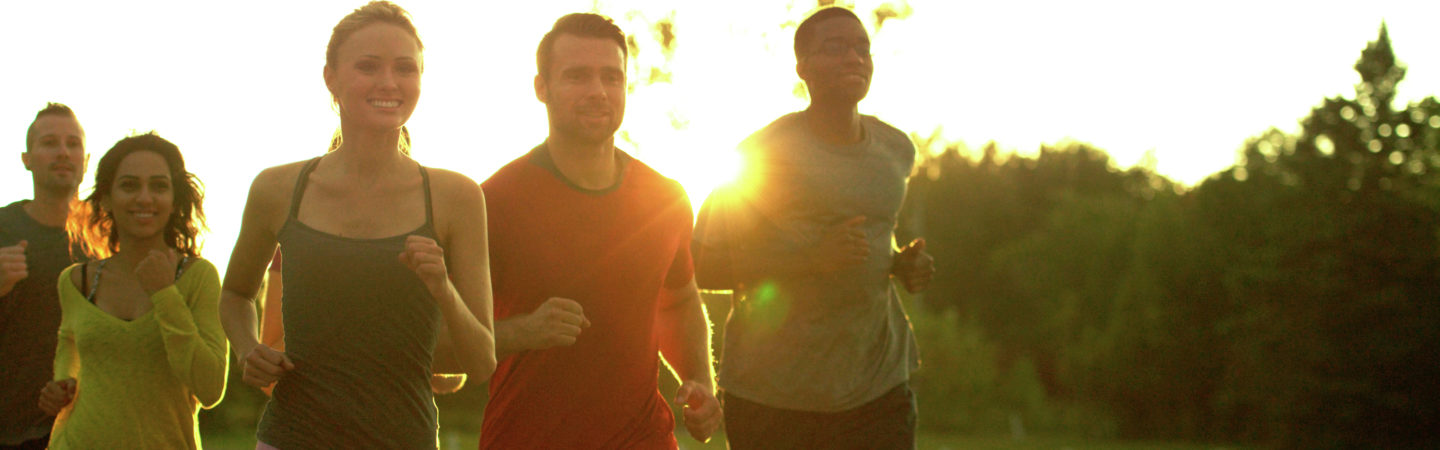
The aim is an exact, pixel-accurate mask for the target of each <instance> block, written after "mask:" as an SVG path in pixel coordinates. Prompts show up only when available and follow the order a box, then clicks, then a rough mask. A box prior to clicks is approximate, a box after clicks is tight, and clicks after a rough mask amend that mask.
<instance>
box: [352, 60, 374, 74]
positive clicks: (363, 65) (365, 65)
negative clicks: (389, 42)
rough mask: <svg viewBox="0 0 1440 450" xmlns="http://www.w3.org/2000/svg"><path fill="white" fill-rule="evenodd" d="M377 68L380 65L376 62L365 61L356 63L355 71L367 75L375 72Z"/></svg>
mask: <svg viewBox="0 0 1440 450" xmlns="http://www.w3.org/2000/svg"><path fill="white" fill-rule="evenodd" d="M377 68H378V64H376V63H375V61H370V60H365V61H360V62H358V63H355V69H356V70H359V71H361V72H365V73H370V72H374V71H375V69H377Z"/></svg>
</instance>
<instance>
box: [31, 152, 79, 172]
mask: <svg viewBox="0 0 1440 450" xmlns="http://www.w3.org/2000/svg"><path fill="white" fill-rule="evenodd" d="M85 156H86V157H89V156H90V155H89V154H88V153H87V154H86V155H85ZM20 163H21V164H24V165H25V170H29V171H32V172H33V171H34V169H31V168H30V152H20Z"/></svg>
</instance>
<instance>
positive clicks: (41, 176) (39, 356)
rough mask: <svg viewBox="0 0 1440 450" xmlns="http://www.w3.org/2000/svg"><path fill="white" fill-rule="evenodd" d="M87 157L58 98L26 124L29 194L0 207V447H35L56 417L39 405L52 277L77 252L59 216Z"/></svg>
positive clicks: (50, 333) (53, 295)
mask: <svg viewBox="0 0 1440 450" xmlns="http://www.w3.org/2000/svg"><path fill="white" fill-rule="evenodd" d="M88 158H89V155H87V154H86V153H85V131H84V130H83V129H81V128H80V122H79V121H78V120H76V118H75V113H74V112H73V111H71V110H70V108H69V107H66V106H65V105H61V104H59V103H50V104H49V105H46V107H45V109H42V110H40V112H39V113H37V114H36V115H35V121H34V122H31V123H30V129H29V130H28V131H27V132H26V133H25V153H22V154H21V160H22V161H23V162H24V163H25V169H26V170H29V171H30V177H31V181H32V182H33V184H34V187H35V198H34V199H33V200H21V201H17V202H14V203H11V204H10V205H9V206H5V207H3V208H0V361H5V369H4V370H0V449H12V448H16V449H29V448H37V449H39V448H45V446H46V445H47V444H49V442H50V439H49V435H50V424H51V422H52V421H54V417H51V416H49V415H48V414H46V413H45V411H43V410H41V409H40V406H39V404H40V389H41V388H44V387H45V383H48V382H49V381H50V378H51V372H52V370H51V368H52V367H54V364H55V361H54V360H55V339H56V336H57V333H58V330H59V329H60V298H59V291H58V290H57V289H56V281H58V280H59V278H60V272H61V271H62V270H64V269H65V268H66V267H68V266H70V264H71V263H73V262H75V261H76V258H78V257H80V256H81V255H80V253H79V251H77V250H76V249H74V248H73V246H72V245H70V242H69V239H68V238H67V237H66V235H65V218H66V217H67V216H68V215H69V213H70V204H71V202H73V201H75V198H76V195H77V191H78V190H79V188H80V180H81V179H82V178H84V176H85V163H86V161H87V160H88ZM71 386H73V385H71ZM71 394H72V395H73V394H74V393H73V392H72V393H71Z"/></svg>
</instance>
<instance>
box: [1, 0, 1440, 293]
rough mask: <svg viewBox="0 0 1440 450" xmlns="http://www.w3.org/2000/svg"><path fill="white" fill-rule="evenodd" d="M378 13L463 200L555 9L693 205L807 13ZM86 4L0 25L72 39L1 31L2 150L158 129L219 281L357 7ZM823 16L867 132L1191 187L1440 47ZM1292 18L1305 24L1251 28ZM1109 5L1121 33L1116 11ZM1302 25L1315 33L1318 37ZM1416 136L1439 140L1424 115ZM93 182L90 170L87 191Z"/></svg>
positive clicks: (1415, 21) (1429, 64)
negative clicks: (203, 227)
mask: <svg viewBox="0 0 1440 450" xmlns="http://www.w3.org/2000/svg"><path fill="white" fill-rule="evenodd" d="M396 1H397V2H398V3H399V4H401V5H402V6H404V7H405V8H407V9H409V10H410V12H411V13H412V14H413V15H414V17H415V22H416V25H417V27H418V28H419V30H420V35H421V37H422V38H423V39H424V42H425V54H424V57H425V73H424V86H423V93H422V95H421V97H422V98H421V100H420V103H419V104H418V106H417V109H416V110H415V114H414V115H413V116H412V117H411V119H410V122H409V124H408V125H409V127H410V130H411V132H412V136H413V137H414V142H415V152H414V156H415V157H416V158H417V159H418V160H420V162H421V163H423V164H426V165H430V166H435V167H441V168H445V169H450V170H455V171H458V172H461V173H464V174H466V175H468V176H470V177H471V178H473V179H475V180H476V181H481V180H484V179H486V178H488V177H489V176H490V174H491V173H493V172H494V171H495V170H496V169H498V168H499V167H500V166H501V165H503V164H505V163H506V162H508V161H511V160H513V159H515V158H517V157H519V156H521V155H523V154H525V152H527V151H528V150H530V149H531V148H532V147H534V146H535V145H536V144H539V143H540V142H541V141H543V140H544V138H545V134H546V130H547V127H546V124H545V110H544V107H543V105H542V104H540V103H539V102H538V101H536V99H535V96H534V92H533V89H532V79H533V77H534V74H535V63H534V62H535V60H534V58H535V45H536V44H537V43H538V42H539V40H540V37H541V36H542V35H543V34H544V32H545V31H546V30H548V29H549V27H550V25H551V24H552V23H553V22H554V20H555V19H556V18H558V17H560V16H561V15H563V14H566V13H570V12H576V11H597V12H600V13H603V14H606V15H608V16H611V17H613V18H614V19H615V20H616V22H617V23H618V24H619V25H620V26H621V28H622V29H624V30H625V31H626V32H628V33H629V34H630V35H631V36H632V37H633V38H634V41H635V46H636V51H635V52H633V53H632V54H631V56H632V57H633V58H632V61H631V64H632V66H631V68H630V69H631V72H630V73H629V77H630V81H631V83H632V85H633V86H632V89H631V91H630V95H629V96H628V100H627V112H626V117H625V122H624V124H623V126H622V128H621V138H620V139H619V140H618V142H617V143H618V145H619V146H620V147H621V148H622V149H624V150H626V151H629V152H631V153H632V154H634V155H635V156H636V157H638V158H639V159H640V160H641V161H643V162H645V163H647V164H649V165H650V166H652V167H654V168H656V169H657V170H659V171H660V172H661V173H662V174H664V175H666V176H668V177H671V178H673V179H675V180H677V181H679V182H680V183H681V184H683V185H684V187H685V189H686V191H687V192H688V193H689V194H690V197H691V202H692V203H693V204H694V206H695V207H696V208H697V209H698V208H699V205H700V204H701V202H703V201H704V198H705V196H706V195H708V194H709V192H710V191H711V190H712V189H713V188H714V187H715V186H718V185H720V184H723V183H725V182H727V181H729V180H731V179H733V178H734V176H735V174H736V172H737V171H738V170H739V158H738V156H736V151H735V146H736V145H737V144H738V143H739V142H740V141H742V140H743V139H744V138H745V137H746V136H748V135H749V134H750V133H752V132H754V131H755V130H758V129H760V128H761V127H764V126H765V125H766V124H768V123H769V122H770V121H772V120H774V119H775V118H777V117H780V116H781V115H783V114H785V113H788V112H792V111H796V110H799V109H802V108H804V106H805V100H804V99H803V98H801V97H802V96H803V92H804V90H803V87H802V86H801V85H800V83H799V79H798V77H797V76H796V75H795V60H794V55H793V53H792V48H791V45H792V39H793V33H794V29H795V26H796V25H797V24H798V22H799V21H800V20H801V19H802V18H803V17H804V15H805V14H806V13H807V12H808V11H810V10H811V9H813V7H814V6H815V5H816V4H817V2H816V1H814V0H787V1H772V0H736V1H733V2H690V1H685V2H673V1H669V0H557V1H548V2H498V3H495V2H490V3H468V2H451V1H431V0H396ZM81 3H83V4H84V5H83V6H82V7H80V8H77V7H76V6H75V5H73V4H72V3H71V2H19V3H17V4H15V5H13V6H12V9H13V13H14V14H12V15H13V16H15V17H70V19H69V22H67V23H68V24H69V25H70V29H74V30H83V32H79V33H54V32H52V31H51V30H48V29H46V28H44V27H45V26H46V24H47V23H48V22H46V21H39V20H34V21H17V22H15V23H12V24H10V25H9V26H6V27H0V40H3V41H4V42H12V43H15V45H11V46H10V47H7V50H12V52H11V53H10V54H8V55H7V58H9V59H10V60H11V61H15V62H16V67H17V70H12V71H9V72H7V75H6V76H7V78H6V79H7V80H8V81H10V82H11V84H12V85H13V86H23V87H24V88H23V89H8V90H4V91H0V105H6V106H5V108H3V110H0V142H4V143H8V144H7V145H9V146H10V147H9V148H10V150H9V151H10V152H11V154H12V155H13V154H15V153H19V152H20V151H21V148H20V147H19V145H20V143H21V142H22V140H23V139H24V137H23V136H24V132H25V125H26V124H28V123H29V122H30V120H31V119H32V118H33V116H34V114H35V111H37V110H39V109H40V108H41V107H43V106H44V104H45V102H47V101H58V102H62V103H66V104H68V105H70V106H71V107H72V108H74V109H75V111H76V112H77V114H78V115H79V118H80V120H81V123H82V125H83V126H84V128H85V130H86V133H87V138H88V142H87V147H88V149H89V152H90V153H91V155H92V158H93V159H92V164H93V163H94V162H95V161H96V160H98V156H99V155H100V154H103V153H104V151H105V150H106V149H108V148H109V147H110V146H111V145H113V144H114V143H115V142H116V141H118V140H119V139H120V138H122V137H124V136H126V135H127V134H130V133H131V132H145V131H149V130H155V131H156V132H158V133H159V134H160V135H162V136H164V137H166V138H167V139H169V140H171V141H172V142H175V143H176V144H177V145H179V146H180V148H181V150H182V151H183V152H184V153H185V155H186V158H187V164H188V165H189V166H190V169H191V170H192V171H193V172H195V173H196V174H197V175H198V176H199V177H200V178H201V180H202V181H203V182H204V183H205V188H206V194H207V196H206V204H205V210H206V212H207V215H208V216H209V218H210V221H209V223H210V228H211V230H212V231H211V233H209V234H208V235H205V238H204V240H205V244H206V245H205V255H206V257H208V258H210V259H212V260H214V261H217V262H223V261H225V260H226V259H228V257H229V251H230V249H231V247H232V245H233V243H234V239H235V235H236V233H237V232H238V231H239V218H240V213H241V211H242V210H243V208H244V204H245V195H246V192H247V191H248V186H249V183H250V182H251V180H253V179H254V177H255V174H257V173H259V172H260V171H261V170H262V169H264V168H266V167H270V166H274V165H279V164H284V163H287V162H292V161H298V160H303V159H307V158H312V157H315V156H317V155H320V154H322V153H323V152H324V149H325V145H326V143H328V142H329V138H330V134H331V132H333V131H334V129H335V127H336V125H337V124H338V120H337V119H336V117H335V113H334V111H332V110H331V109H330V103H329V98H328V93H327V92H326V91H325V87H324V84H323V82H322V79H321V68H322V67H323V65H324V61H323V59H324V55H323V53H324V47H325V43H326V41H327V39H328V36H329V33H330V29H331V27H333V26H334V24H335V22H336V21H337V20H338V19H339V18H340V17H342V16H343V15H344V14H345V13H347V12H349V11H350V10H352V9H353V8H355V7H356V6H359V5H360V4H363V3H364V1H363V0H332V1H323V2H298V3H295V4H293V5H287V6H286V7H285V8H284V9H283V10H278V11H277V10H275V9H272V8H235V7H233V5H228V4H223V3H210V2H186V3H176V2H150V1H138V2H98V1H96V2H81ZM839 3H842V4H853V5H854V6H855V9H856V10H857V11H859V12H861V17H862V18H864V19H866V20H867V22H870V23H869V24H868V26H867V28H868V29H869V30H870V31H871V33H872V42H873V52H874V55H875V56H874V58H875V76H874V80H873V81H872V85H871V89H870V95H869V96H868V97H867V98H866V100H865V101H864V102H862V103H861V104H860V110H861V112H862V113H865V114H873V115H876V116H878V117H880V118H882V119H884V120H886V121H887V122H889V123H891V124H893V125H895V126H896V127H898V128H900V129H901V130H904V131H906V132H910V133H915V134H918V135H921V136H930V135H938V136H942V137H943V138H945V141H946V144H949V145H955V146H959V147H962V148H964V147H967V144H968V147H970V148H981V147H982V146H983V145H984V143H985V142H988V141H992V140H994V141H997V142H998V144H999V147H1000V148H1002V149H1013V150H1015V151H1018V152H1021V153H1025V152H1033V151H1034V150H1035V149H1037V148H1039V146H1040V145H1041V144H1043V143H1054V142H1060V141H1062V140H1065V139H1074V140H1078V141H1083V142H1089V143H1091V144H1094V145H1095V146H1096V147H1098V148H1101V149H1104V150H1105V151H1106V152H1107V153H1109V154H1110V156H1111V157H1112V159H1113V160H1114V161H1116V163H1118V164H1119V165H1121V166H1122V167H1123V166H1128V165H1130V164H1133V163H1135V162H1136V161H1139V160H1140V159H1141V157H1142V155H1143V154H1144V152H1145V151H1148V150H1152V149H1153V150H1154V152H1155V157H1156V160H1157V161H1158V163H1157V164H1156V167H1157V169H1158V170H1159V172H1160V173H1161V174H1164V175H1166V176H1170V177H1171V178H1173V179H1176V180H1177V181H1180V182H1182V183H1186V184H1193V183H1196V182H1198V181H1200V180H1202V179H1203V178H1204V177H1205V176H1207V175H1208V174H1211V173H1215V172H1218V171H1220V170H1223V169H1225V168H1226V167H1227V166H1229V165H1230V164H1232V163H1233V162H1234V160H1235V149H1236V148H1238V147H1239V146H1240V145H1241V144H1242V143H1243V142H1244V141H1245V139H1246V138H1247V137H1250V136H1253V135H1255V134H1257V133H1260V132H1262V131H1264V130H1265V129H1266V128H1268V127H1271V126H1276V127H1282V128H1293V127H1294V126H1295V120H1296V119H1297V118H1299V117H1302V116H1303V115H1304V114H1305V113H1306V112H1307V111H1309V108H1311V107H1312V106H1313V105H1315V104H1316V103H1317V102H1319V101H1320V100H1321V99H1323V98H1325V97H1328V96H1335V95H1346V96H1348V95H1353V88H1354V85H1355V83H1356V81H1357V80H1355V79H1354V78H1355V74H1354V73H1353V71H1351V70H1350V67H1351V65H1353V64H1354V61H1355V58H1356V57H1358V56H1359V51H1360V50H1361V49H1362V48H1363V47H1364V44H1365V43H1366V42H1368V41H1369V40H1371V39H1374V37H1375V32H1376V30H1377V28H1378V26H1379V24H1380V21H1381V20H1382V19H1383V20H1386V23H1387V24H1388V25H1389V31H1390V36H1391V38H1392V39H1393V40H1394V42H1395V46H1396V49H1397V56H1399V57H1400V58H1401V59H1402V60H1403V62H1405V63H1406V64H1407V67H1408V72H1407V78H1406V80H1405V85H1404V86H1402V89H1401V91H1400V92H1401V94H1402V98H1399V99H1398V101H1397V103H1403V102H1408V101H1413V100H1418V99H1419V98H1423V97H1425V96H1429V95H1434V94H1435V93H1436V92H1440V84H1437V83H1440V81H1437V80H1440V77H1437V76H1435V75H1434V70H1436V69H1435V68H1436V67H1437V66H1440V63H1437V59H1436V58H1437V55H1440V52H1435V51H1433V50H1434V48H1433V45H1434V44H1433V43H1434V42H1440V28H1437V27H1433V26H1430V25H1429V23H1427V22H1424V19H1423V18H1424V17H1433V16H1434V14H1417V13H1415V12H1414V11H1412V10H1414V9H1416V8H1413V7H1404V8H1402V7H1399V6H1397V5H1388V4H1385V5H1377V6H1375V7H1374V8H1368V7H1367V8H1366V9H1364V11H1363V14H1360V13H1358V12H1353V11H1352V12H1341V11H1340V10H1336V12H1333V13H1332V12H1328V11H1321V10H1320V9H1317V8H1313V7H1309V6H1302V5H1305V4H1304V3H1300V2H1274V3H1264V4H1257V5H1256V6H1255V8H1257V11H1253V12H1252V13H1239V12H1235V11H1227V10H1226V9H1225V8H1211V9H1207V10H1205V11H1206V12H1205V13H1204V14H1205V15H1204V16H1203V17H1202V18H1203V20H1196V19H1195V18H1190V17H1181V16H1178V15H1176V14H1174V13H1173V12H1169V11H1166V10H1165V8H1133V7H1131V6H1133V5H1124V4H1123V3H1124V2H1119V3H1121V4H1120V5H1113V4H1112V5H1110V6H1108V7H1091V6H1078V5H1063V4H1060V3H1056V4H1055V5H1052V7H1050V8H1048V9H1050V10H1049V11H1047V13H1045V14H1036V13H1035V11H1034V10H1033V8H1032V7H1027V6H1024V5H1023V4H1012V3H1008V2H982V3H973V2H955V1H951V0H855V1H842V2H839ZM1137 4H1138V3H1137ZM1302 7H1303V8H1307V9H1306V10H1307V11H1310V12H1312V13H1313V14H1314V15H1315V16H1314V17H1313V18H1312V19H1313V20H1311V21H1309V22H1306V21H1295V22H1294V23H1290V22H1284V23H1281V22H1273V21H1269V20H1268V19H1263V18H1267V17H1282V16H1285V15H1287V14H1288V12H1289V11H1292V10H1296V9H1299V8H1302ZM884 8H891V11H895V12H898V13H900V14H899V15H896V16H893V17H891V18H889V19H888V20H886V21H885V22H884V23H883V25H882V26H880V27H879V28H878V29H877V28H876V26H875V23H874V20H873V19H874V17H876V16H875V14H873V13H872V12H873V11H876V10H880V9H884ZM1107 8H1109V10H1110V11H1108V12H1107ZM1126 8H1129V9H1128V10H1129V12H1130V14H1112V13H1113V12H1114V11H1113V10H1119V9H1126ZM1428 8H1430V9H1432V10H1433V8H1434V7H1433V6H1429V7H1428ZM1177 9H1178V8H1177ZM1420 9H1424V8H1420ZM77 10H83V11H84V12H85V13H84V14H80V15H75V14H73V13H74V12H75V11H77ZM906 12H908V14H906ZM1322 13H1323V14H1322ZM1262 19H1263V20H1262ZM662 23H665V24H669V25H666V26H661V24H662ZM1285 26H1290V27H1295V28H1285V29H1282V28H1281V27H1285ZM1318 26H1323V27H1324V29H1325V30H1326V32H1325V33H1318V34H1317V33H1314V32H1313V30H1314V29H1316V28H1313V27H1318ZM1216 29H1234V30H1241V31H1243V30H1250V29H1264V30H1266V32H1265V33H1258V34H1257V33H1246V32H1236V33H1222V34H1217V33H1214V32H1213V30H1216ZM667 36H668V39H669V45H668V46H667V45H665V43H664V42H665V41H666V39H667ZM1275 49H1294V50H1293V51H1291V50H1285V51H1278V52H1277V51H1276V50H1275ZM1136 55H1143V57H1136ZM1258 68H1264V70H1256V69H1258ZM21 69H23V70H21ZM1257 73H1263V74H1264V77H1260V78H1257V77H1256V76H1255V74H1257ZM1237 102H1241V103H1237ZM1242 103H1243V105H1244V106H1245V107H1244V108H1236V107H1235V105H1237V104H1242ZM1197 124H1203V126H1197ZM1424 124H1425V125H1426V126H1430V127H1436V126H1440V118H1435V117H1432V118H1430V120H1429V121H1428V122H1424ZM1393 132H1394V133H1396V134H1401V133H1408V132H1413V130H1401V129H1395V130H1393ZM1404 163H1406V164H1413V162H1412V161H1405V162H1404ZM91 169H92V170H93V165H92V167H91ZM90 178H93V171H92V172H91V173H89V174H87V181H86V183H85V184H83V185H82V194H83V193H84V190H85V189H88V188H89V184H90V181H89V179H90ZM30 188H31V187H30V176H29V173H28V172H26V171H24V169H23V168H22V167H21V166H20V164H19V161H18V158H13V157H12V159H9V160H8V162H6V163H4V164H0V193H3V194H5V195H4V196H3V197H4V198H3V199H0V204H4V203H8V202H10V201H14V200H18V199H21V198H28V197H29V194H30V191H31V189H30ZM219 265H220V266H222V267H223V266H224V264H219Z"/></svg>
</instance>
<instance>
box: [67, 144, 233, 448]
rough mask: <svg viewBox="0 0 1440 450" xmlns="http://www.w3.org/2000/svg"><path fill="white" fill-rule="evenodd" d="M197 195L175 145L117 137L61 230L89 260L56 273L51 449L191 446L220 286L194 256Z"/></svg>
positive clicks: (217, 372) (214, 353) (208, 369)
mask: <svg viewBox="0 0 1440 450" xmlns="http://www.w3.org/2000/svg"><path fill="white" fill-rule="evenodd" d="M201 199H202V194H201V192H200V189H199V183H198V181H197V180H196V178H195V176H194V175H192V174H190V173H189V172H186V171H185V161H184V160H183V159H182V158H181V156H180V150H179V149H178V148H176V147H175V144H172V143H170V142H169V141H166V140H165V139H162V138H160V137H159V136H156V135H155V134H154V133H149V134H144V135H139V136H132V137H128V138H125V139H122V140H121V141H120V142H119V143H116V144H115V147H113V148H111V149H110V151H108V152H106V153H105V156H104V157H103V158H101V159H100V165H99V168H98V170H97V172H96V176H95V190H94V192H93V193H92V194H90V197H89V198H86V199H85V203H84V205H83V207H82V208H76V211H77V212H75V213H72V216H71V219H70V223H69V224H68V226H67V229H68V230H69V231H70V233H71V235H72V240H74V241H77V242H80V243H81V245H82V246H83V247H85V250H86V252H87V253H89V254H90V255H91V256H92V257H93V258H94V260H93V261H90V262H88V263H81V264H76V265H74V266H70V268H68V269H66V270H65V272H63V273H62V274H61V275H60V280H59V281H60V283H59V289H60V309H61V319H60V341H59V345H58V346H57V348H56V352H55V380H54V381H51V382H50V383H49V384H47V385H46V386H45V388H44V390H42V391H41V395H40V406H41V408H43V409H45V411H46V412H49V413H51V414H57V415H58V417H56V419H55V427H54V429H53V430H52V431H51V435H50V436H51V437H50V448H52V449H69V448H80V449H90V448H147V449H170V448H180V449H184V448H189V449H193V448H199V447H200V433H199V429H198V428H197V427H196V421H195V416H196V413H197V412H198V411H199V408H200V407H201V406H204V407H207V408H208V407H212V406H215V404H217V403H219V402H220V399H221V398H222V397H224V395H225V373H226V369H227V364H228V357H229V346H228V344H227V343H226V341H225V332H224V331H223V329H222V328H221V327H220V314H219V303H220V279H219V275H218V273H217V272H216V270H215V266H214V265H212V264H210V262H209V261H206V260H204V259H201V258H200V257H199V254H198V252H197V248H196V243H195V237H196V234H198V233H199V229H200V228H201V227H203V226H204V213H203V212H202V210H201V208H200V203H201Z"/></svg>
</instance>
